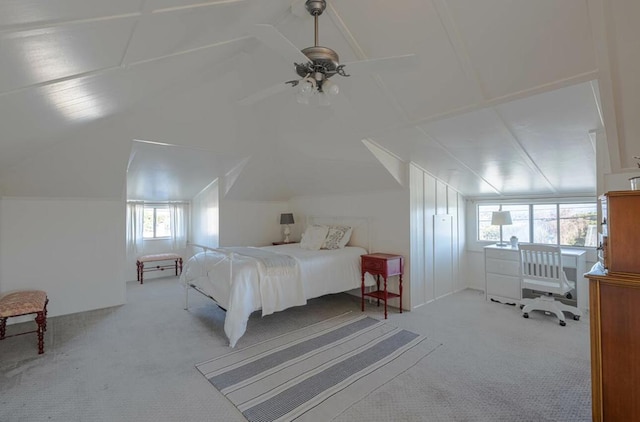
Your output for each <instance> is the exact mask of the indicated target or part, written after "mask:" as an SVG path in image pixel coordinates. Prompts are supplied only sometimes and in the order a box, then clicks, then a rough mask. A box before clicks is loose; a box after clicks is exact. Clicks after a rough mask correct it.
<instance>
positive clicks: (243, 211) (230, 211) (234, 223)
mask: <svg viewBox="0 0 640 422" xmlns="http://www.w3.org/2000/svg"><path fill="white" fill-rule="evenodd" d="M287 212H291V211H289V203H288V202H286V201H237V200H229V199H222V200H220V246H268V245H271V243H272V242H278V241H281V240H282V239H283V236H282V227H281V226H280V214H281V213H287ZM294 220H295V222H296V224H295V225H294V226H292V227H291V228H292V230H293V229H294V228H295V226H297V225H298V224H299V223H298V222H299V221H300V220H299V219H298V216H297V215H294ZM293 239H296V237H293V238H292V240H293Z"/></svg>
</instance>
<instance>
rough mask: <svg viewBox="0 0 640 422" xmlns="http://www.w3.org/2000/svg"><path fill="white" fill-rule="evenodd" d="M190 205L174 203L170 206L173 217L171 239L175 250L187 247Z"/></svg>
mask: <svg viewBox="0 0 640 422" xmlns="http://www.w3.org/2000/svg"><path fill="white" fill-rule="evenodd" d="M188 207H189V204H185V203H173V204H169V209H170V215H171V239H172V240H173V249H174V250H176V249H184V248H186V247H187V212H188V211H189V208H188Z"/></svg>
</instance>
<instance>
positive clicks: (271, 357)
mask: <svg viewBox="0 0 640 422" xmlns="http://www.w3.org/2000/svg"><path fill="white" fill-rule="evenodd" d="M438 346H439V344H438V343H437V342H434V341H431V340H430V339H427V338H426V337H424V336H420V335H418V334H415V333H412V332H410V331H407V330H403V329H399V328H397V327H393V326H391V325H389V324H386V323H384V322H381V321H378V320H377V319H374V318H371V317H367V316H361V317H358V318H354V316H353V314H352V313H347V314H344V315H341V316H338V317H335V318H332V319H329V320H326V321H323V322H320V323H317V324H314V325H312V326H310V327H305V328H304V329H301V330H297V331H294V332H291V333H288V334H285V335H282V336H279V337H277V338H274V339H272V340H268V341H265V342H262V343H259V344H256V345H254V346H250V347H247V348H244V349H241V350H237V351H233V352H231V353H228V354H226V355H223V356H220V357H217V358H215V359H211V360H209V361H207V362H203V363H201V364H199V365H196V367H197V368H198V370H199V371H200V372H201V373H202V374H203V375H204V376H205V377H206V378H207V379H208V380H209V382H211V384H212V385H213V386H214V387H215V388H217V389H218V390H219V391H220V392H221V393H222V394H224V395H225V396H226V397H227V398H228V399H229V400H230V401H231V402H232V403H233V404H234V405H235V406H236V407H237V408H238V409H239V410H240V411H241V412H242V414H243V415H244V416H245V417H246V418H247V420H249V421H251V422H254V421H255V422H271V421H291V420H300V421H304V420H309V421H319V420H331V419H332V418H334V417H335V416H338V415H339V414H340V413H342V412H343V411H344V410H346V409H348V408H349V407H350V406H352V405H353V404H354V403H356V402H358V401H359V400H361V399H362V398H363V397H365V396H366V395H367V394H369V393H370V392H372V391H373V390H375V389H376V388H378V387H379V386H381V385H383V384H384V383H386V382H387V381H389V380H391V379H393V378H394V377H396V376H397V375H399V374H401V373H402V372H404V371H406V370H407V369H409V368H411V367H412V366H413V365H415V364H416V363H417V362H418V361H420V360H421V359H422V358H424V357H425V356H427V355H428V354H429V353H431V352H432V351H433V350H435V349H436V348H437V347H438Z"/></svg>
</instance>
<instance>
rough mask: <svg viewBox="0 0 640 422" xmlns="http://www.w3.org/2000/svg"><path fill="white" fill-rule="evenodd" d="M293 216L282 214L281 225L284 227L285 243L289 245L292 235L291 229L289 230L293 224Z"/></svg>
mask: <svg viewBox="0 0 640 422" xmlns="http://www.w3.org/2000/svg"><path fill="white" fill-rule="evenodd" d="M293 223H294V221H293V214H291V213H288V214H280V225H284V230H283V233H284V240H283V242H284V243H289V235H290V234H291V229H290V228H289V224H293Z"/></svg>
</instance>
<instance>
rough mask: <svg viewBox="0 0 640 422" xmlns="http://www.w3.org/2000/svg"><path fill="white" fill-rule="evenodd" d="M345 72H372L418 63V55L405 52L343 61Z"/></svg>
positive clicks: (350, 73)
mask: <svg viewBox="0 0 640 422" xmlns="http://www.w3.org/2000/svg"><path fill="white" fill-rule="evenodd" d="M343 65H344V70H345V72H347V74H349V75H352V74H362V73H367V72H368V73H372V72H378V71H381V70H382V71H384V70H396V69H398V68H400V67H409V66H417V65H418V56H417V55H415V54H406V55H404V56H393V57H383V58H381V59H369V60H359V61H355V62H348V63H343Z"/></svg>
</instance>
